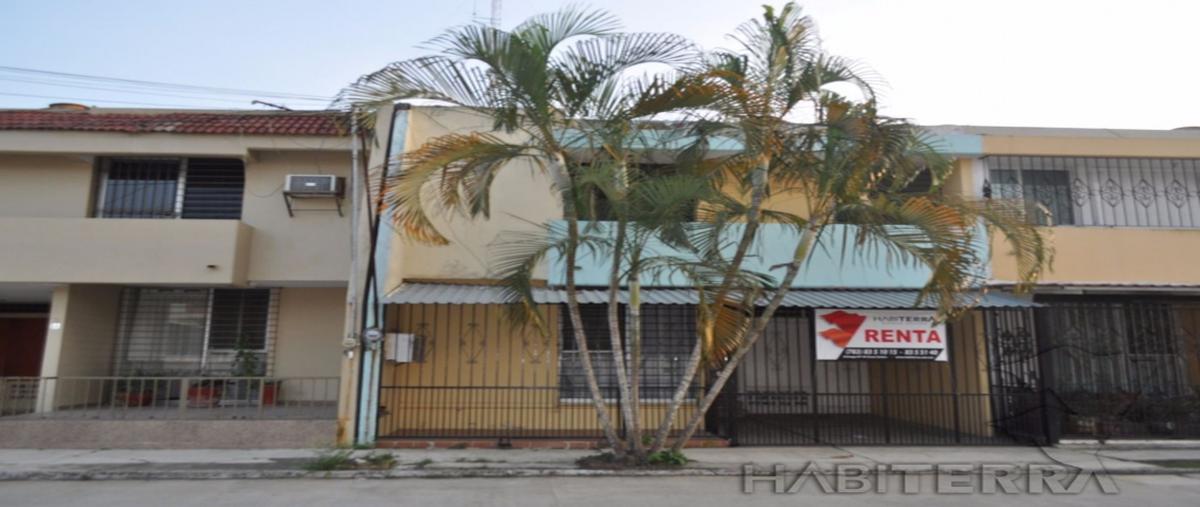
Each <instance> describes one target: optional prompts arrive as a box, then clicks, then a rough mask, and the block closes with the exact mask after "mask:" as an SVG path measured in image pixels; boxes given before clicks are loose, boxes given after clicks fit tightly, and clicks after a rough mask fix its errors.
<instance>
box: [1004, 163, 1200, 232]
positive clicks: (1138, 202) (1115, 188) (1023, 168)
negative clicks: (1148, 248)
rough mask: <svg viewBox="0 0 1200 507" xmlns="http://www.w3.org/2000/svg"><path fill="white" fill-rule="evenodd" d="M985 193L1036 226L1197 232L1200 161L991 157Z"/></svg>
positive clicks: (1199, 198) (1199, 213)
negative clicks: (1012, 203)
mask: <svg viewBox="0 0 1200 507" xmlns="http://www.w3.org/2000/svg"><path fill="white" fill-rule="evenodd" d="M985 160H986V163H987V166H988V169H989V178H988V185H987V187H986V192H987V194H988V195H989V196H990V197H995V198H1003V199H1017V200H1021V201H1024V203H1025V205H1026V206H1025V207H1026V210H1027V212H1028V216H1029V218H1030V220H1031V221H1032V222H1033V223H1036V224H1039V225H1080V226H1123V227H1181V228H1196V227H1200V160H1197V159H1168V158H1117V157H1041V156H991V157H987V158H986V159H985Z"/></svg>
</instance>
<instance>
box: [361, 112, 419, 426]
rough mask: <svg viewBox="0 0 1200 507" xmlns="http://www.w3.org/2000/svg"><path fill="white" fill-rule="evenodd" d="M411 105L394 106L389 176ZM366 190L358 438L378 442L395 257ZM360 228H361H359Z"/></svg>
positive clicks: (386, 156) (385, 163) (386, 164)
mask: <svg viewBox="0 0 1200 507" xmlns="http://www.w3.org/2000/svg"><path fill="white" fill-rule="evenodd" d="M407 108H408V106H407V104H396V105H395V106H394V107H393V109H392V114H391V116H390V118H389V123H390V124H389V126H388V130H387V136H386V138H385V139H386V140H385V141H384V143H383V145H384V151H383V158H382V160H380V162H379V164H380V165H381V166H382V167H383V168H384V171H383V174H384V175H385V176H386V175H388V174H391V172H392V171H393V170H394V169H395V168H394V167H393V165H392V163H391V154H392V152H393V145H394V144H395V143H400V144H399V146H398V149H397V150H396V151H397V152H398V153H403V151H404V139H405V135H406V132H407V124H408V113H407V111H406V110H407ZM360 173H361V174H360V176H362V178H360V180H362V181H363V182H366V181H367V174H369V171H367V170H365V168H364V169H360ZM385 182H386V178H381V179H380V182H379V189H378V193H379V199H380V202H382V199H383V192H384V191H385ZM359 191H360V192H363V193H362V194H361V195H362V196H363V197H364V198H365V199H366V201H367V219H368V224H367V228H368V231H369V234H370V236H369V238H368V244H369V248H368V250H367V251H368V252H369V255H368V256H367V257H366V261H367V276H366V278H365V281H366V283H365V284H364V287H362V288H361V290H362V293H363V297H362V301H363V306H362V318H363V327H362V328H361V329H362V330H363V333H362V336H363V340H362V359H361V363H360V364H361V373H362V375H361V380H360V382H359V402H358V433H357V438H356V441H357V442H358V443H362V444H370V443H374V442H375V439H376V437H377V434H378V427H377V425H378V422H379V403H380V400H379V383H380V377H381V374H382V369H383V358H382V355H381V352H380V351H381V349H382V345H383V338H384V334H383V329H384V327H385V325H386V322H385V312H384V305H383V303H382V302H381V300H380V297H379V292H380V288H381V286H382V285H385V284H386V283H387V281H388V265H389V261H390V258H391V254H392V252H391V238H392V234H391V233H390V232H389V233H388V234H383V235H382V237H381V234H380V230H381V228H382V223H383V220H384V217H383V216H382V215H383V210H382V209H377V208H376V207H375V206H374V202H373V201H372V200H371V198H370V191H369V190H367V188H366V186H365V184H364V185H363V188H361V189H359ZM356 230H357V229H356Z"/></svg>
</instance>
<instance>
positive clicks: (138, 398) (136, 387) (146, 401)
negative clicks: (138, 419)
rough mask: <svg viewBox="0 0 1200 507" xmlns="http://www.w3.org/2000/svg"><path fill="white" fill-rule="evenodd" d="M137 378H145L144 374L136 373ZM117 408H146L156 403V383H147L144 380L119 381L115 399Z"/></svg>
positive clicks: (127, 379) (126, 379) (128, 379)
mask: <svg viewBox="0 0 1200 507" xmlns="http://www.w3.org/2000/svg"><path fill="white" fill-rule="evenodd" d="M134 375H135V376H137V377H142V376H145V375H144V374H142V373H140V372H139V373H135V374H134ZM114 401H115V403H116V405H117V406H120V407H145V406H149V405H152V404H153V403H154V383H153V382H150V383H149V384H147V383H146V381H144V380H138V379H133V378H125V379H118V380H117V385H116V397H115V399H114Z"/></svg>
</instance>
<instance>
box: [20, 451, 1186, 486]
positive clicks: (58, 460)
mask: <svg viewBox="0 0 1200 507" xmlns="http://www.w3.org/2000/svg"><path fill="white" fill-rule="evenodd" d="M321 452H328V451H327V450H326V451H323V450H320V449H311V450H303V449H299V450H295V449H263V450H254V449H250V450H225V449H222V450H26V449H20V450H17V449H10V450H5V449H0V480H84V479H112V480H119V479H128V480H150V479H176V480H178V479H282V478H405V477H427V478H429V477H433V478H437V477H444V478H452V477H538V476H594V475H598V476H614V475H616V476H646V475H650V476H653V475H659V476H662V475H668V476H689V475H691V476H697V475H700V476H729V475H741V474H742V473H743V472H744V470H745V468H744V467H745V465H746V464H753V465H754V466H755V470H758V471H761V472H766V471H769V470H771V469H772V468H773V465H782V466H784V467H785V468H786V469H787V470H796V471H798V470H803V469H805V468H806V467H808V466H809V465H810V463H811V464H813V465H815V466H817V467H818V468H819V469H820V470H823V471H830V470H833V469H834V468H835V467H836V466H837V465H839V464H856V465H868V466H870V467H872V468H874V467H876V466H877V465H898V464H970V465H974V466H976V467H978V466H979V465H1012V466H1018V467H1022V466H1025V465H1053V466H1061V467H1067V468H1071V469H1078V470H1084V471H1091V472H1107V473H1110V474H1180V473H1198V472H1200V447H1192V448H1136V447H1128V446H1112V447H1110V446H1103V447H1092V446H1060V447H1051V448H1035V447H819V446H817V447H735V448H725V449H690V450H688V451H687V453H686V454H687V456H688V457H689V458H690V459H691V460H693V461H692V462H691V463H689V464H688V465H687V466H684V467H680V468H672V469H649V470H592V469H581V468H579V467H578V466H577V465H576V464H575V461H576V460H577V459H579V458H581V457H583V456H587V455H590V454H594V453H595V451H584V450H579V451H572V450H540V449H539V450H495V449H463V450H450V449H431V450H376V451H354V454H355V455H356V456H362V455H366V454H367V453H369V452H375V453H377V454H382V453H388V454H391V455H392V456H394V457H395V459H396V466H395V467H393V468H391V469H388V470H338V471H330V472H310V471H307V470H305V468H304V467H305V465H306V464H308V463H311V462H312V461H313V460H314V459H315V458H316V457H317V456H318V454H319V453H321ZM1146 461H1153V462H1160V463H1162V462H1166V464H1168V465H1169V466H1160V465H1156V464H1150V463H1145V462H1146Z"/></svg>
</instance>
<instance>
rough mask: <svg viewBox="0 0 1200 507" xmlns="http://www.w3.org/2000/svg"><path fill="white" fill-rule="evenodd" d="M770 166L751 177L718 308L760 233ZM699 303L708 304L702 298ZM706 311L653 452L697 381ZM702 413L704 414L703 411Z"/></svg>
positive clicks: (708, 328) (708, 322) (709, 321)
mask: <svg viewBox="0 0 1200 507" xmlns="http://www.w3.org/2000/svg"><path fill="white" fill-rule="evenodd" d="M769 169H770V160H765V161H763V162H761V163H760V164H759V165H758V167H756V168H755V169H754V174H753V176H751V178H752V180H753V189H752V190H751V194H750V209H749V210H748V213H747V217H746V227H745V229H743V230H742V237H741V239H740V240H739V241H738V246H737V250H735V251H734V253H733V259H732V260H731V261H730V264H729V268H728V269H727V270H726V271H725V275H724V277H723V279H722V280H721V285H720V286H719V287H718V288H717V293H716V296H715V297H714V298H713V300H712V305H713V309H715V308H717V305H720V304H722V303H721V302H722V301H723V300H724V299H725V297H727V296H728V295H729V291H730V289H731V286H732V285H733V279H734V277H735V276H737V272H738V271H740V270H741V269H742V263H743V262H745V260H746V254H747V253H748V252H749V251H750V246H751V245H753V244H754V237H755V235H756V234H757V233H758V224H759V221H760V218H761V210H762V205H763V201H764V200H766V194H767V174H768V171H769ZM700 304H705V303H704V302H703V300H701V302H700ZM707 314H708V315H710V317H709V318H706V319H701V326H698V327H700V328H701V329H697V336H696V345H695V346H694V347H692V353H691V355H690V356H688V362H687V364H686V365H685V369H684V373H683V378H682V379H680V382H679V385H678V386H677V387H676V388H675V394H674V395H672V396H671V403H670V404H668V405H667V413H666V414H664V415H663V419H662V421H660V422H659V425H658V431H656V432H655V434H654V441H653V443H652V444H651V448H650V452H651V453H654V452H658V451H659V450H660V449H662V448H663V447H664V446H666V442H667V437H668V436H669V435H670V433H671V426H672V425H674V424H675V417H677V415H678V413H679V408H680V407H681V406H683V400H684V398H685V397H686V396H687V392H688V390H690V389H691V388H692V384H693V383H694V382H695V381H696V373H697V372H699V370H700V358H701V356H703V354H704V340H705V339H707V338H708V337H710V336H711V335H712V332H713V329H712V326H714V325H715V322H716V321H715V320H714V319H713V318H711V315H712V311H711V310H710V311H709V312H707ZM700 413H701V414H703V412H700Z"/></svg>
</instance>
